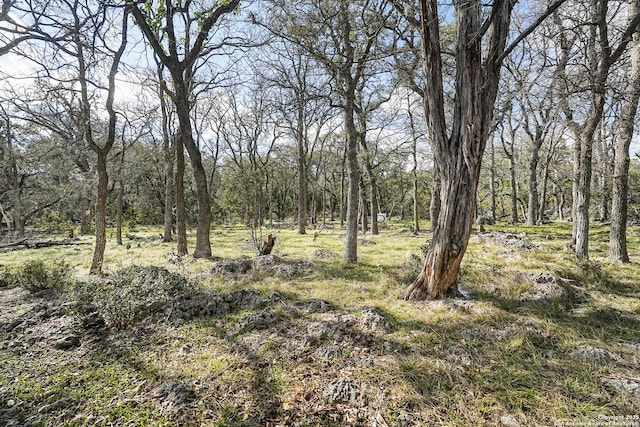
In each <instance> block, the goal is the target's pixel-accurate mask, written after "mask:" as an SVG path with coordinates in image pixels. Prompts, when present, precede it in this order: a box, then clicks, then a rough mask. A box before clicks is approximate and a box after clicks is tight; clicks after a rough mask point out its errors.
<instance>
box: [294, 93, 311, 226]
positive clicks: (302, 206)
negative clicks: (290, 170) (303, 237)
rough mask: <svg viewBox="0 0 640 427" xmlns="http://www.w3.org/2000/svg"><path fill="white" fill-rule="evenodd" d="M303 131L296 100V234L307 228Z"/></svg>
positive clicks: (305, 160)
mask: <svg viewBox="0 0 640 427" xmlns="http://www.w3.org/2000/svg"><path fill="white" fill-rule="evenodd" d="M305 138H306V136H305V132H304V105H303V104H302V103H301V102H298V118H297V129H296V139H297V146H298V234H306V233H307V230H306V227H307V210H308V206H307V197H308V196H307V150H306V144H305Z"/></svg>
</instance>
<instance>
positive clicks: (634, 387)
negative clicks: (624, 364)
mask: <svg viewBox="0 0 640 427" xmlns="http://www.w3.org/2000/svg"><path fill="white" fill-rule="evenodd" d="M603 382H604V383H605V384H606V385H608V386H610V387H611V388H613V389H614V390H616V391H618V392H620V393H623V394H627V395H629V396H630V397H631V399H632V400H634V401H635V402H637V403H640V378H619V377H607V378H604V379H603Z"/></svg>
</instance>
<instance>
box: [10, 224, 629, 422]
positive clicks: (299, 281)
mask: <svg viewBox="0 0 640 427" xmlns="http://www.w3.org/2000/svg"><path fill="white" fill-rule="evenodd" d="M487 228H488V231H495V232H509V233H515V234H517V235H519V236H523V237H526V238H528V239H530V240H531V241H532V242H533V243H534V244H535V245H536V246H537V249H534V250H519V249H516V248H512V247H505V246H503V245H501V244H499V243H498V242H497V241H492V240H490V239H489V240H487V239H479V238H478V237H475V236H474V237H472V239H471V242H470V246H469V248H468V251H467V254H466V256H465V259H464V261H463V265H462V271H461V275H460V286H461V288H463V289H464V290H466V291H468V292H469V293H470V295H471V299H470V300H455V299H448V300H442V301H435V302H405V301H401V300H399V299H398V297H399V295H400V293H401V292H402V290H403V288H404V287H405V286H406V285H407V281H409V280H411V278H410V277H409V276H411V274H412V273H411V269H415V268H416V262H415V259H412V254H420V247H421V246H422V245H424V243H425V241H427V240H428V239H429V238H430V235H429V233H426V232H423V233H422V234H420V235H419V236H418V237H415V236H414V235H413V234H412V233H411V232H410V231H408V230H407V229H406V228H405V227H404V226H403V225H401V224H390V225H387V227H386V228H385V229H383V230H382V232H381V234H380V235H379V236H366V238H368V239H370V240H373V241H374V242H375V243H376V244H369V245H360V246H359V250H358V259H359V262H358V264H357V265H345V264H344V262H343V261H342V247H343V244H344V234H343V232H341V231H340V230H339V228H338V227H335V228H334V229H327V230H319V232H318V233H317V234H315V233H314V232H313V230H310V232H309V234H307V235H297V234H296V233H295V231H294V230H292V229H290V228H274V229H272V230H271V229H268V230H265V232H264V234H265V235H266V234H268V233H269V232H272V233H274V235H276V237H277V241H276V247H275V252H274V253H275V254H276V255H277V256H279V257H282V258H284V259H289V260H309V259H311V257H312V254H313V253H314V251H316V250H317V249H327V250H331V251H334V252H335V253H336V256H335V257H333V258H330V259H324V260H315V261H314V264H313V266H314V267H313V270H312V271H311V272H310V273H309V274H307V275H304V276H301V277H293V278H287V279H279V278H276V277H271V276H269V275H266V274H257V275H249V276H247V277H240V278H237V279H228V278H227V279H225V278H223V277H221V276H216V277H214V276H212V275H211V274H210V273H209V272H210V270H211V268H212V265H213V263H214V262H215V261H216V259H219V258H235V257H239V256H243V255H246V256H251V257H252V256H254V253H253V250H252V248H251V246H250V244H249V233H248V232H247V231H246V230H245V229H243V228H241V227H215V228H214V229H213V230H212V242H213V251H214V256H215V259H211V260H208V259H197V260H196V259H193V258H191V257H189V256H187V257H186V258H184V259H178V258H177V257H175V256H174V255H172V252H173V251H174V245H173V244H166V243H160V242H158V241H140V242H137V241H136V242H130V246H129V247H127V246H126V245H125V246H118V245H116V244H115V239H113V238H110V239H109V240H108V244H107V252H106V256H105V267H104V270H105V272H106V274H108V275H113V274H115V272H117V271H119V270H121V269H122V268H124V267H128V266H132V265H134V266H149V265H155V266H160V267H165V268H167V269H169V270H171V271H175V272H179V273H181V274H184V275H189V276H191V277H193V278H194V279H195V280H196V281H197V282H198V286H199V289H202V290H205V291H216V292H227V291H230V290H233V289H241V288H245V287H250V288H254V289H258V290H260V291H261V292H263V293H264V294H270V293H271V292H274V291H277V292H279V293H280V294H281V295H283V296H285V298H286V299H287V301H298V300H306V299H312V298H320V299H324V300H327V301H329V302H330V303H332V304H333V305H334V306H335V307H337V308H338V310H339V313H342V314H341V315H345V316H350V317H351V318H353V319H355V320H356V326H355V327H353V329H350V330H349V333H348V336H347V338H343V339H335V338H329V339H325V340H320V341H318V342H317V343H309V342H305V341H304V340H302V341H300V340H298V339H299V336H297V335H296V334H297V333H298V332H297V331H305V330H306V328H307V326H306V325H307V323H308V322H310V321H316V322H317V321H321V320H322V319H323V317H322V316H323V314H318V315H314V316H315V317H313V316H310V315H306V314H300V313H292V312H290V311H287V309H286V308H284V307H283V308H278V309H277V310H278V318H279V319H280V320H279V321H278V322H277V324H274V325H269V327H267V328H266V329H260V330H258V331H247V332H242V333H240V334H239V335H237V336H233V337H231V336H228V335H227V334H226V332H225V331H227V330H228V329H229V327H230V326H232V325H233V324H234V323H235V322H237V321H238V320H239V319H240V318H241V317H243V316H244V315H245V314H247V312H238V313H230V314H229V315H227V316H222V317H219V318H197V319H194V320H192V321H188V322H184V323H182V324H159V325H155V326H154V327H153V328H149V327H145V326H143V325H140V326H136V325H133V326H131V327H130V328H129V329H127V330H124V331H110V332H109V333H108V334H107V335H106V336H102V337H98V338H97V339H96V340H95V341H91V340H89V341H88V342H87V343H85V342H83V345H82V346H80V347H79V348H77V349H72V350H68V351H61V350H47V351H43V350H41V349H38V347H37V346H36V345H34V346H30V347H28V348H26V349H25V351H22V352H20V351H14V350H12V347H10V346H9V345H8V343H10V342H11V341H12V340H13V339H15V337H16V333H14V334H13V335H7V334H4V333H3V334H4V335H0V421H1V420H2V418H1V417H2V411H3V408H4V406H3V405H5V403H3V401H2V397H3V390H4V393H5V395H6V394H7V393H9V394H10V396H11V398H12V400H14V401H17V402H21V403H20V405H19V406H20V411H21V412H19V414H22V415H21V416H22V419H29V417H30V416H31V417H34V418H33V419H34V420H36V424H37V425H54V426H57V425H69V426H81V425H145V426H165V425H176V423H179V424H181V425H213V426H245V425H246V426H252V425H276V424H278V423H279V425H310V426H311V425H371V422H370V420H371V419H372V417H374V418H375V417H376V416H377V417H379V418H378V420H380V419H383V420H384V421H385V422H386V423H388V425H423V424H425V423H427V424H429V425H443V426H458V425H460V426H463V425H499V424H500V422H501V419H502V417H504V416H511V417H515V419H517V420H518V422H519V423H520V425H523V426H537V425H554V423H555V422H557V421H564V422H582V421H594V422H595V421H597V420H598V417H606V416H619V415H623V416H627V415H629V416H634V415H637V414H638V407H639V405H640V403H639V402H638V401H634V400H633V398H630V397H629V396H628V395H624V394H621V393H620V392H617V391H615V390H612V389H611V388H610V387H608V386H607V385H606V384H605V383H604V382H603V378H605V377H608V376H612V375H613V376H623V377H633V378H637V373H636V369H637V356H638V354H637V352H638V349H637V345H638V342H639V340H640V339H639V336H638V332H637V331H638V330H639V329H640V302H639V301H640V298H638V297H639V296H640V283H639V282H638V280H637V277H638V273H639V271H638V262H639V261H640V246H639V243H638V239H630V240H629V251H630V254H631V258H632V263H631V264H627V265H622V266H621V265H610V264H609V263H608V261H607V259H606V254H607V244H608V234H607V228H606V227H604V226H600V225H597V224H596V225H594V226H593V229H592V238H591V245H592V246H591V248H592V250H591V254H592V259H591V261H590V263H589V264H588V265H587V266H586V268H583V269H577V268H576V267H575V265H574V264H573V254H572V253H571V252H570V251H568V250H566V249H565V245H566V243H567V240H568V239H569V238H570V234H571V224H567V223H558V224H548V225H543V226H537V227H526V226H517V227H514V226H511V225H496V226H490V227H487ZM424 229H427V227H425V228H424ZM638 232H639V230H638V229H636V228H632V229H631V230H630V235H634V236H635V235H637V234H638ZM158 233H159V229H155V228H144V227H139V228H138V230H137V231H136V233H135V234H136V235H139V236H143V237H150V236H153V235H157V234H158ZM188 237H189V247H190V248H193V246H194V235H193V234H189V236H188ZM82 241H83V242H87V243H90V242H91V238H90V237H83V238H82ZM91 256H92V246H91V245H82V246H72V247H55V248H45V249H40V250H22V251H17V252H8V253H1V254H0V265H2V266H7V267H14V266H18V265H21V264H22V263H24V262H25V261H26V260H32V259H57V260H64V262H66V263H67V264H68V265H70V266H71V267H72V268H73V269H74V272H75V276H76V277H77V278H80V279H85V278H86V277H87V273H88V269H89V266H90V262H91ZM539 273H550V274H553V275H554V276H555V277H558V278H560V280H559V283H561V284H562V286H563V288H565V289H566V291H567V294H566V295H565V296H564V297H563V298H560V299H558V300H552V301H547V300H545V301H537V300H530V299H526V298H525V296H526V295H528V293H529V292H530V291H531V290H532V287H533V286H534V284H533V283H532V282H531V280H530V277H531V276H532V275H536V274H539ZM0 292H2V290H1V289H0ZM371 306H375V307H377V308H379V309H380V310H382V311H383V312H385V313H386V314H387V315H388V317H389V319H391V323H392V325H393V328H392V329H391V330H390V331H386V332H385V331H380V330H373V331H370V330H366V329H363V328H362V327H360V326H359V324H358V319H359V318H360V310H361V309H362V308H363V307H371ZM87 338H88V337H86V336H85V337H84V339H85V340H86V339H87ZM331 345H334V346H338V347H340V348H341V350H342V352H341V353H340V354H339V355H338V356H336V357H335V358H334V359H332V360H324V359H322V358H320V357H318V356H317V351H318V349H319V348H322V347H326V346H331ZM580 345H592V346H595V347H598V348H602V349H605V350H607V351H610V352H613V353H615V354H617V355H618V356H619V357H620V362H619V363H615V364H613V363H612V364H605V365H597V364H594V363H590V362H583V361H579V360H575V359H572V358H571V357H570V354H571V352H572V351H573V350H575V349H576V348H577V347H578V346H580ZM634 345H635V346H636V347H634ZM338 377H349V378H353V379H354V381H356V382H357V383H358V384H360V387H361V389H362V390H363V392H364V394H365V395H366V399H365V401H364V403H363V404H361V405H355V404H354V405H351V404H337V405H336V404H329V403H327V402H326V401H325V400H323V398H322V390H323V389H324V388H325V387H326V386H327V384H328V383H329V382H330V381H331V380H332V379H333V378H338ZM167 382H170V383H183V384H187V385H188V387H190V389H192V390H194V392H195V396H196V398H195V400H194V401H192V402H189V403H188V404H187V405H183V406H172V404H171V402H170V401H167V400H166V399H165V400H163V399H160V398H157V397H154V390H155V389H156V388H157V387H158V385H161V384H163V383H167ZM62 398H68V399H70V401H71V404H69V405H67V406H65V407H64V408H61V409H58V410H51V411H50V412H47V411H42V412H38V410H39V409H41V408H42V407H43V406H44V405H46V404H54V403H55V402H57V401H59V400H60V399H62ZM5 400H6V398H5ZM268 423H271V424H268ZM403 423H404V424H403Z"/></svg>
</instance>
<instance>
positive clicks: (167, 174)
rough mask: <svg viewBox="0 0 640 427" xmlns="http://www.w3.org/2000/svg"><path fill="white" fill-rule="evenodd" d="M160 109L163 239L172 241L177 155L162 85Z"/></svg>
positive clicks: (159, 68) (159, 95)
mask: <svg viewBox="0 0 640 427" xmlns="http://www.w3.org/2000/svg"><path fill="white" fill-rule="evenodd" d="M158 80H159V81H162V66H161V65H160V64H158ZM158 97H159V98H160V110H161V112H162V148H163V151H164V232H163V234H162V241H163V242H165V243H168V242H171V240H172V234H173V202H174V197H173V196H174V195H173V184H174V176H173V162H174V159H175V156H176V153H175V150H176V143H175V138H174V137H172V136H171V135H170V132H169V113H168V111H167V103H166V101H165V97H164V90H163V89H162V85H159V87H158Z"/></svg>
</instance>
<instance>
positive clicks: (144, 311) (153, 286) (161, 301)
mask: <svg viewBox="0 0 640 427" xmlns="http://www.w3.org/2000/svg"><path fill="white" fill-rule="evenodd" d="M192 288H193V285H192V283H191V282H190V281H189V280H188V279H187V278H185V277H184V276H182V275H181V274H178V273H172V272H170V271H168V270H167V269H164V268H160V267H153V266H151V267H138V266H133V267H127V268H124V269H122V270H120V271H118V272H117V273H116V274H114V275H113V276H112V277H110V278H109V279H107V280H99V281H93V282H88V283H81V284H78V286H77V287H76V290H75V299H76V301H77V302H78V303H79V305H80V306H82V305H86V304H91V305H95V306H96V307H97V308H98V310H99V311H100V314H101V315H102V317H103V318H104V320H105V322H106V323H107V325H108V326H111V327H114V328H116V329H125V328H126V327H128V326H129V325H132V324H134V323H136V322H138V321H140V320H142V319H144V318H146V317H148V316H150V315H153V314H154V313H156V312H158V311H163V309H164V307H165V306H166V303H167V302H168V301H171V300H172V299H174V298H175V297H177V296H179V295H181V294H183V293H185V292H186V291H188V290H190V289H192Z"/></svg>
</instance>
